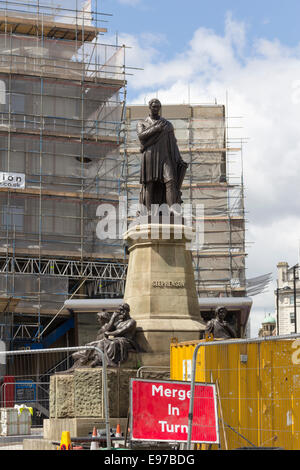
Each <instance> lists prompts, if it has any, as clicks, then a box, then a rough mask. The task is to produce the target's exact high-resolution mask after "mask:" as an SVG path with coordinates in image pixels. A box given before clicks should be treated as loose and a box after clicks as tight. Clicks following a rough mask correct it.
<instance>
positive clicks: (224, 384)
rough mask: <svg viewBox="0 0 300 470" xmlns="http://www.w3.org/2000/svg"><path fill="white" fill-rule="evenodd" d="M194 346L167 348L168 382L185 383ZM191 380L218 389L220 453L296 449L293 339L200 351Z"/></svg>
mask: <svg viewBox="0 0 300 470" xmlns="http://www.w3.org/2000/svg"><path fill="white" fill-rule="evenodd" d="M198 343H199V342H198V341H197V342H194V343H193V342H189V343H177V344H171V357H170V364H171V379H172V380H190V374H191V365H192V357H193V352H194V349H195V347H196V345H197V344H198ZM204 344H205V341H204ZM196 381H198V382H217V384H218V388H219V396H220V400H219V417H220V418H221V413H220V412H222V415H223V420H221V419H220V437H221V446H222V448H223V449H224V448H228V449H236V448H239V447H250V446H251V445H250V444H249V443H251V444H254V445H255V446H262V447H282V448H284V449H290V450H296V449H297V450H298V449H300V341H299V340H277V341H275V340H274V341H273V340H271V341H267V342H251V343H247V344H236V343H234V344H230V341H229V342H228V344H226V345H218V342H217V341H216V342H215V343H214V344H213V345H210V346H209V347H205V346H204V347H200V349H199V351H198V356H197V369H196ZM223 425H224V426H223ZM241 436H242V437H241Z"/></svg>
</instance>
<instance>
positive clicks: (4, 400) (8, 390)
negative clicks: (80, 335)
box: [0, 346, 111, 450]
mask: <svg viewBox="0 0 300 470" xmlns="http://www.w3.org/2000/svg"><path fill="white" fill-rule="evenodd" d="M87 350H91V351H93V350H94V351H95V353H96V354H97V355H99V356H100V357H101V359H102V391H101V393H102V397H103V415H104V419H105V436H106V440H107V442H106V446H107V448H108V449H110V448H111V437H110V422H109V402H108V387H107V366H106V359H105V355H104V353H103V351H102V350H101V349H99V348H97V347H96V346H78V347H68V348H49V349H35V350H19V351H1V352H0V354H1V356H0V357H1V358H2V359H3V356H4V357H5V359H6V361H5V362H6V365H5V367H6V371H7V372H6V373H7V375H3V377H2V378H1V381H2V384H1V387H0V392H1V393H0V408H1V410H0V450H6V449H12V450H21V449H22V448H23V446H22V443H23V440H24V439H32V438H38V437H42V436H43V431H42V429H41V428H42V426H43V420H44V419H45V418H48V417H49V409H50V403H49V399H50V377H51V376H52V375H53V374H55V373H57V372H63V371H66V370H67V369H69V368H70V367H71V366H72V363H73V360H72V357H71V354H72V353H74V352H77V351H87ZM3 362H4V361H3ZM4 374H5V373H4ZM8 374H9V375H8ZM21 405H24V407H23V406H21ZM23 408H28V409H29V408H31V409H32V416H31V420H30V422H31V429H29V432H27V431H26V433H25V432H24V431H22V432H20V430H21V429H23V430H24V429H25V427H24V425H23V427H22V428H21V426H19V427H18V421H17V418H16V414H17V413H18V412H19V415H22V410H23ZM20 410H21V411H20ZM2 411H3V413H2ZM4 412H5V413H4ZM24 418H25V413H24V416H23V421H24ZM19 421H20V420H19ZM6 423H8V424H6ZM10 423H11V425H10ZM2 424H3V425H4V424H5V429H4V426H2ZM66 431H67V429H66ZM91 431H92V429H91Z"/></svg>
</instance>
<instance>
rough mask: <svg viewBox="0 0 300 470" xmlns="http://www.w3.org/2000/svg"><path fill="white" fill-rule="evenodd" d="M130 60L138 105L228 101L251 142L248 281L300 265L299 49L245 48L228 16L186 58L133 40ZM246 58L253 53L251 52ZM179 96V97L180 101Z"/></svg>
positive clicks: (238, 26) (263, 301) (267, 298)
mask: <svg viewBox="0 0 300 470" xmlns="http://www.w3.org/2000/svg"><path fill="white" fill-rule="evenodd" d="M131 44H132V45H133V46H134V48H133V49H131V50H130V52H129V54H128V64H129V65H132V63H131V61H132V62H133V64H134V65H136V66H141V67H143V68H144V71H143V72H136V73H135V76H134V77H132V78H130V79H129V89H130V91H131V94H132V93H135V98H134V100H133V101H134V102H135V103H143V102H144V100H145V97H147V99H148V98H150V97H151V96H153V94H154V93H157V94H158V96H159V98H160V100H161V101H162V102H163V103H178V102H181V103H182V102H184V101H185V102H187V97H188V91H187V90H188V85H189V90H190V97H191V102H193V103H201V102H205V103H207V102H214V98H215V97H216V98H217V101H218V103H224V104H225V102H226V91H227V92H228V97H229V110H228V112H229V116H231V117H233V116H243V119H242V120H241V121H239V120H236V119H232V120H230V121H229V123H230V126H232V127H234V126H239V125H240V124H242V126H243V129H236V130H234V129H230V136H231V137H232V138H236V137H243V136H244V137H248V138H249V142H248V143H247V144H246V146H245V147H244V151H243V160H244V177H245V194H246V200H245V204H246V210H247V212H249V213H248V214H247V218H248V219H249V224H248V233H247V237H248V239H249V240H250V241H251V242H254V245H253V246H251V249H250V252H249V259H248V264H247V265H248V270H247V276H248V277H252V276H256V275H260V274H264V273H267V272H273V273H274V275H273V276H274V279H275V278H276V265H277V262H278V261H285V260H286V261H288V262H289V263H291V264H294V263H295V262H297V255H298V239H299V238H300V204H299V194H298V188H299V175H300V132H299V115H300V45H299V46H296V47H294V48H292V47H287V46H285V45H284V44H282V43H280V42H279V41H278V40H274V41H269V40H266V39H264V38H260V39H258V40H256V41H255V43H253V44H247V29H246V25H245V24H244V23H240V22H236V21H234V20H233V18H232V16H231V15H230V14H228V15H227V17H226V20H225V32H224V35H218V34H216V33H215V32H214V31H212V30H209V29H206V28H202V27H201V28H199V29H197V30H196V31H195V32H194V34H193V36H192V38H191V40H190V42H189V44H187V46H186V49H185V51H184V53H180V54H177V55H176V56H174V57H173V58H171V59H170V60H162V58H161V56H160V53H159V52H158V51H157V44H155V43H153V42H152V43H151V41H150V42H148V44H147V45H146V47H145V45H144V44H143V43H141V42H139V39H138V38H132V37H131ZM246 51H247V52H246ZM179 97H180V98H179ZM273 288H274V286H272V288H271V289H270V292H269V293H268V294H266V295H263V296H259V297H254V307H253V324H254V323H257V319H258V318H259V319H260V321H261V320H262V318H261V317H262V315H263V312H264V311H265V310H266V311H267V312H269V311H274V305H275V301H274V295H273Z"/></svg>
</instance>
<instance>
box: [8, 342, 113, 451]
mask: <svg viewBox="0 0 300 470" xmlns="http://www.w3.org/2000/svg"><path fill="white" fill-rule="evenodd" d="M87 350H91V351H92V350H94V351H96V352H97V353H98V354H100V356H101V358H102V370H103V405H104V416H105V429H106V442H107V449H111V436H110V423H109V401H108V387H107V364H106V359H105V355H104V353H103V351H102V350H101V349H99V348H97V347H96V346H88V345H87V346H74V347H68V348H48V349H30V350H21V351H0V355H2V356H3V355H4V356H26V355H39V354H50V353H52V354H53V353H73V352H76V351H87Z"/></svg>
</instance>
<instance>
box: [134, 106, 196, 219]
mask: <svg viewBox="0 0 300 470" xmlns="http://www.w3.org/2000/svg"><path fill="white" fill-rule="evenodd" d="M149 110H150V114H149V116H148V117H147V118H146V119H145V120H144V121H140V122H139V123H138V124H137V135H138V138H139V140H140V143H141V152H142V163H141V172H140V183H141V185H142V188H141V192H140V204H142V205H143V206H146V208H147V211H148V213H150V212H151V205H152V204H158V205H161V204H167V205H168V206H169V207H171V206H173V205H174V204H181V203H182V200H181V191H180V189H181V185H182V182H183V179H184V176H185V172H186V169H187V163H186V162H184V161H183V160H182V158H181V155H180V153H179V149H178V146H177V141H176V138H175V134H174V128H173V125H172V124H171V123H170V122H169V121H167V120H166V119H164V118H163V117H161V116H160V111H161V103H160V101H159V100H158V99H155V98H154V99H152V100H151V101H150V102H149Z"/></svg>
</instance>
